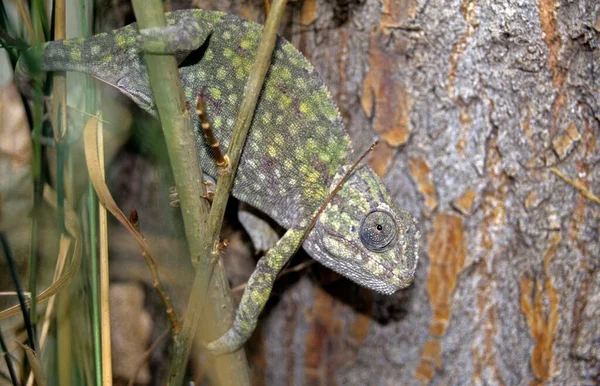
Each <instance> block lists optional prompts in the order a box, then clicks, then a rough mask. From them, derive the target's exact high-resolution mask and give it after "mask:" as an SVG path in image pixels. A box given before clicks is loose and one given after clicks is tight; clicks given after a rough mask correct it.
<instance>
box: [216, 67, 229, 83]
mask: <svg viewBox="0 0 600 386" xmlns="http://www.w3.org/2000/svg"><path fill="white" fill-rule="evenodd" d="M225 76H227V71H225V68H223V67H220V68H219V69H218V70H217V79H219V80H223V79H225Z"/></svg>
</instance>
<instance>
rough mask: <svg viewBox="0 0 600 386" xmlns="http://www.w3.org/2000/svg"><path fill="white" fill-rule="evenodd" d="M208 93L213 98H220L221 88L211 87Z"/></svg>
mask: <svg viewBox="0 0 600 386" xmlns="http://www.w3.org/2000/svg"><path fill="white" fill-rule="evenodd" d="M210 95H211V96H212V97H213V98H215V99H221V90H219V89H218V88H216V87H211V89H210Z"/></svg>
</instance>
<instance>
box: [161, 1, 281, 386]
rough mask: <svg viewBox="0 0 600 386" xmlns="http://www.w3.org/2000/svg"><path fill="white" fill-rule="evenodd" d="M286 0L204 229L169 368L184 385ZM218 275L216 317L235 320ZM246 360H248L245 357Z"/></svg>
mask: <svg viewBox="0 0 600 386" xmlns="http://www.w3.org/2000/svg"><path fill="white" fill-rule="evenodd" d="M285 4H286V1H285V0H275V1H274V2H273V4H272V6H271V10H270V12H269V15H268V17H267V20H266V23H265V27H264V29H263V33H262V35H261V38H260V43H259V46H258V50H257V51H256V55H255V58H254V61H253V63H252V68H251V69H250V74H249V76H248V81H247V82H246V87H245V89H244V90H245V91H244V97H243V99H242V103H241V106H240V111H239V113H238V115H237V117H236V120H235V123H234V129H233V135H232V137H231V144H230V146H229V149H228V154H227V155H228V156H229V160H230V162H231V173H228V174H224V175H222V176H220V178H219V179H218V181H217V191H216V193H215V198H214V200H213V204H212V207H211V210H210V214H209V218H208V226H207V228H206V229H205V231H204V232H202V233H201V239H202V244H201V249H200V251H201V255H200V257H201V258H202V260H201V261H200V262H199V264H198V266H197V267H196V276H195V277H194V282H193V284H192V291H191V294H190V297H189V300H188V307H187V312H186V315H185V318H184V320H183V328H182V331H181V334H179V336H178V337H177V338H176V342H175V347H174V349H175V350H174V354H173V361H172V363H171V369H170V371H169V383H168V384H169V385H180V384H181V383H182V380H183V375H184V368H185V364H186V362H187V358H188V357H189V354H190V351H191V347H192V342H193V339H194V336H195V333H196V327H197V326H198V324H199V322H200V320H201V318H200V315H201V310H202V307H203V305H204V302H205V299H206V298H207V296H206V289H207V287H208V286H207V285H206V284H207V283H208V282H209V281H211V278H210V276H207V275H208V274H210V272H208V271H209V265H210V260H211V259H210V253H211V249H212V248H213V246H214V244H215V241H216V240H217V239H218V237H219V232H220V230H221V225H222V223H223V216H224V214H225V208H226V206H227V201H228V199H229V194H230V193H231V189H232V188H233V182H234V178H235V174H236V171H237V167H238V164H239V161H240V157H241V154H242V149H243V147H244V143H245V142H246V137H247V135H248V130H249V128H250V123H251V121H252V117H253V116H254V110H255V108H256V104H257V102H258V97H259V95H260V92H261V90H262V86H263V83H264V80H265V76H266V74H267V71H268V69H269V65H270V62H271V56H272V55H273V49H274V48H275V42H276V40H277V29H278V28H279V24H280V22H281V18H282V16H283V12H284V10H285ZM180 193H181V192H180ZM183 204H184V203H183V202H182V207H184V208H185V207H186V206H185V205H183ZM217 268H219V265H217ZM214 275H215V276H217V275H218V276H219V277H217V280H214V282H213V283H214V284H213V285H211V286H210V288H209V291H211V299H215V300H214V301H215V302H216V303H217V302H218V303H217V304H214V307H212V308H211V311H212V314H213V317H214V316H215V315H217V314H221V315H222V316H223V318H227V319H229V320H231V319H230V318H231V316H232V313H233V304H232V301H231V297H230V296H228V297H227V298H226V297H225V296H222V294H223V293H225V292H226V291H228V290H225V289H224V288H220V287H221V286H226V283H227V282H226V279H225V277H224V274H223V272H222V270H221V269H215V272H214ZM213 289H214V290H213ZM217 298H218V299H217ZM221 302H222V303H221ZM223 318H221V320H215V319H214V318H213V320H211V325H212V326H211V327H216V328H218V330H216V331H208V334H207V333H206V332H204V334H203V335H204V336H203V338H204V340H208V339H210V338H213V337H215V333H223V331H224V329H225V328H226V327H227V326H226V325H224V324H223ZM211 335H212V336H211ZM233 358H244V355H243V352H238V353H233V354H231V355H223V356H220V357H219V358H216V361H223V360H228V359H233ZM243 360H244V361H245V358H244V359H243ZM226 371H227V372H228V373H229V374H228V375H227V378H225V379H223V382H225V380H226V379H229V383H231V382H232V381H231V373H232V370H231V369H227V370H226ZM236 376H237V377H239V378H238V379H237V380H236V381H237V383H244V384H249V383H250V379H249V375H248V372H247V371H246V372H245V373H244V374H241V373H239V372H238V373H237V374H236Z"/></svg>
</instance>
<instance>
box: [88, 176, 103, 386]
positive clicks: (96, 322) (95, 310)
mask: <svg viewBox="0 0 600 386" xmlns="http://www.w3.org/2000/svg"><path fill="white" fill-rule="evenodd" d="M88 212H89V232H90V238H89V240H90V249H89V250H90V273H89V274H90V287H91V295H92V346H93V347H94V380H95V382H96V386H100V385H101V384H102V359H101V358H102V353H101V341H100V334H101V332H100V294H99V292H98V291H99V288H100V287H99V285H98V277H99V275H100V273H99V270H98V232H97V229H98V228H97V227H98V197H96V191H95V190H94V186H93V185H92V182H91V181H88Z"/></svg>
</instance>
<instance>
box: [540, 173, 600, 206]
mask: <svg viewBox="0 0 600 386" xmlns="http://www.w3.org/2000/svg"><path fill="white" fill-rule="evenodd" d="M550 171H551V172H552V173H554V174H556V175H557V176H559V177H560V178H562V179H563V180H564V181H565V182H566V183H567V184H569V185H571V186H573V187H574V188H575V189H577V190H579V193H581V194H582V195H583V196H584V197H586V198H587V199H589V200H590V201H593V202H595V203H596V204H598V205H600V198H598V196H596V195H595V194H594V193H592V192H591V191H590V190H589V189H588V188H587V187H585V186H583V184H581V183H580V182H578V181H575V180H572V179H570V178H569V177H567V176H566V175H564V174H563V173H562V172H561V171H560V170H558V169H557V168H550Z"/></svg>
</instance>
